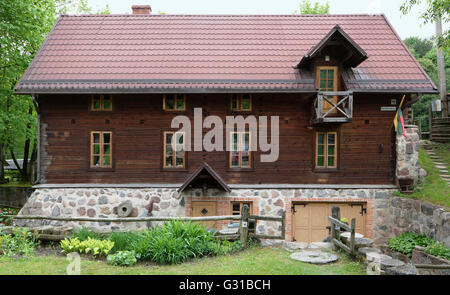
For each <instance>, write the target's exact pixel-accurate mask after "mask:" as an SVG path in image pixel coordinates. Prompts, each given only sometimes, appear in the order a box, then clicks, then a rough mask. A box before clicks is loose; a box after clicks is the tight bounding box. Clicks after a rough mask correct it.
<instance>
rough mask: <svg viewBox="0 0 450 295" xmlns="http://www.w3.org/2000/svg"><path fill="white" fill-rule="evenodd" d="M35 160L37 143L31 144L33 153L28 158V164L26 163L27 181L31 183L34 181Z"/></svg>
mask: <svg viewBox="0 0 450 295" xmlns="http://www.w3.org/2000/svg"><path fill="white" fill-rule="evenodd" d="M36 160H37V143H36V141H35V142H34V144H33V151H32V152H31V158H30V163H28V171H27V174H28V179H29V180H30V181H31V182H32V183H33V182H34V181H35V180H36V177H35V176H36V173H34V172H35V170H36V165H35V163H36Z"/></svg>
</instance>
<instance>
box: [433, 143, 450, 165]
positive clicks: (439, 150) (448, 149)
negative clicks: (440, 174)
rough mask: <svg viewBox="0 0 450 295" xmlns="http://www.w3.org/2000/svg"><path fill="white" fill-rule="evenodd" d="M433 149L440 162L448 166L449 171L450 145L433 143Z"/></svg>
mask: <svg viewBox="0 0 450 295" xmlns="http://www.w3.org/2000/svg"><path fill="white" fill-rule="evenodd" d="M432 148H433V151H434V153H435V154H436V156H438V157H439V159H440V161H441V162H442V163H444V164H445V165H447V169H450V144H442V143H433V144H432Z"/></svg>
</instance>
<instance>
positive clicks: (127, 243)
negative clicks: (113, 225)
mask: <svg viewBox="0 0 450 295" xmlns="http://www.w3.org/2000/svg"><path fill="white" fill-rule="evenodd" d="M145 238H146V237H145V235H144V233H143V232H136V231H126V232H112V233H111V234H109V236H108V239H109V240H110V241H113V242H114V247H113V248H112V249H111V252H113V253H115V252H119V251H133V250H135V249H136V247H137V245H138V243H139V242H141V241H142V240H144V239H145Z"/></svg>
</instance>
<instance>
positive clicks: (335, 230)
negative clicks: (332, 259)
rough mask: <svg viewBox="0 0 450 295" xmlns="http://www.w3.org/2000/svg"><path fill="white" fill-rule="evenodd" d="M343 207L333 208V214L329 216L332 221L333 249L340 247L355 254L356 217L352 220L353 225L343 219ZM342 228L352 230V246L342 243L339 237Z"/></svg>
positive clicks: (350, 241) (350, 242)
mask: <svg viewBox="0 0 450 295" xmlns="http://www.w3.org/2000/svg"><path fill="white" fill-rule="evenodd" d="M340 210H341V209H340V208H339V207H337V206H333V207H332V208H331V216H328V220H329V221H330V223H331V243H332V245H333V250H335V249H336V247H340V248H341V249H343V250H344V251H345V252H347V253H348V254H350V255H352V256H355V254H356V251H355V229H356V219H355V218H353V219H352V221H351V226H349V225H348V224H346V223H343V222H342V221H341V211H340ZM341 228H343V229H345V230H346V231H349V232H350V240H349V244H350V246H347V245H345V244H344V243H342V242H341V241H340V240H339V238H340V236H341Z"/></svg>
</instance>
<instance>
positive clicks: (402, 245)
mask: <svg viewBox="0 0 450 295" xmlns="http://www.w3.org/2000/svg"><path fill="white" fill-rule="evenodd" d="M432 243H434V241H433V240H432V239H430V238H429V237H427V236H426V235H420V234H414V233H402V234H401V235H399V236H397V237H395V238H390V239H389V242H388V245H389V248H390V249H392V250H394V251H398V252H400V253H403V254H406V255H408V257H411V254H412V250H413V249H414V247H415V246H421V247H427V246H429V245H431V244H432Z"/></svg>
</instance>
